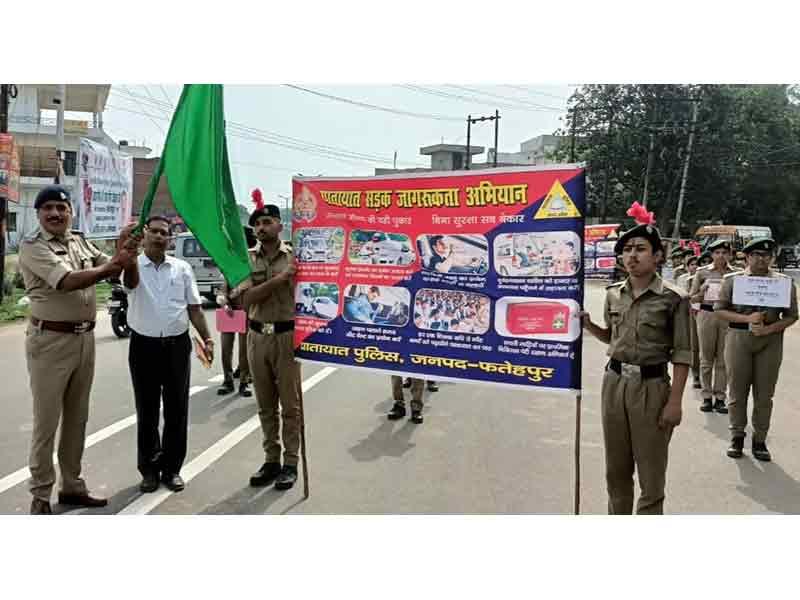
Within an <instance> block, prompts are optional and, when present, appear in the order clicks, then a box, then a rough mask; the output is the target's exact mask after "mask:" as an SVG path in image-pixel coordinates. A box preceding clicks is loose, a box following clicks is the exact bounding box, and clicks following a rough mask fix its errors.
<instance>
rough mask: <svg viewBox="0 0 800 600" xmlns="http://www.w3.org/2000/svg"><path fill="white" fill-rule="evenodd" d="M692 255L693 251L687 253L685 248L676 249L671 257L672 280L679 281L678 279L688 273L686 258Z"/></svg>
mask: <svg viewBox="0 0 800 600" xmlns="http://www.w3.org/2000/svg"><path fill="white" fill-rule="evenodd" d="M690 254H692V252H691V250H689V251H687V250H686V249H685V248H681V247H678V248H675V250H673V251H672V253H671V254H670V255H669V257H670V259H671V260H672V268H673V271H672V279H673V280H674V281H678V277H680V276H681V275H683V274H684V273H686V258H687V257H688V256H689V255H690Z"/></svg>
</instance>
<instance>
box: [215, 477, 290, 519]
mask: <svg viewBox="0 0 800 600" xmlns="http://www.w3.org/2000/svg"><path fill="white" fill-rule="evenodd" d="M298 489H299V490H300V493H301V494H302V483H300V484H299V487H298V486H297V485H296V486H295V487H294V488H293V490H292V492H294V491H295V490H298ZM285 496H286V492H282V491H280V490H276V489H275V488H274V487H272V486H269V487H264V488H254V487H250V486H246V487H243V488H242V489H240V490H239V491H237V492H236V493H234V494H232V495H231V496H228V497H227V498H225V499H224V500H222V501H220V502H217V503H216V504H213V505H211V506H209V507H207V508H206V509H204V510H203V511H201V512H200V514H201V515H263V514H265V513H266V512H267V510H269V507H270V506H272V505H273V504H275V502H277V501H278V500H280V499H282V498H284V497H285ZM301 501H302V499H301ZM296 504H299V503H295V504H294V505H292V507H290V508H293V507H294V506H296Z"/></svg>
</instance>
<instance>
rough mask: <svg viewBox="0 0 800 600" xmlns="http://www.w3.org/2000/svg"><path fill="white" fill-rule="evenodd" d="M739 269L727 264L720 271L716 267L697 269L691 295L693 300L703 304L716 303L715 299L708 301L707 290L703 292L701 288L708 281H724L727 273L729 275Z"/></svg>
mask: <svg viewBox="0 0 800 600" xmlns="http://www.w3.org/2000/svg"><path fill="white" fill-rule="evenodd" d="M736 272H737V270H736V269H734V268H733V267H732V266H730V265H729V264H728V265H725V270H724V271H722V272H720V271H717V270H716V269H715V268H713V267H711V268H706V267H703V268H702V269H697V271H696V272H695V274H694V279H693V280H692V287H691V291H690V292H689V295H690V296H691V301H692V302H701V303H703V304H714V301H709V302H706V301H705V299H704V298H703V296H704V295H705V292H701V291H700V288H701V287H702V285H703V284H704V283H705V282H706V281H712V282H717V281H718V282H720V283H722V279H723V278H724V277H725V275H729V274H730V273H736Z"/></svg>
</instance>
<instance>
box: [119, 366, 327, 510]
mask: <svg viewBox="0 0 800 600" xmlns="http://www.w3.org/2000/svg"><path fill="white" fill-rule="evenodd" d="M335 371H336V368H335V367H325V368H324V369H321V370H320V371H318V372H316V373H314V374H313V375H312V376H311V377H309V378H308V379H306V380H305V381H304V382H303V393H305V392H307V391H308V390H310V389H311V388H313V387H314V386H315V385H317V384H318V383H319V382H320V381H322V380H323V379H325V378H326V377H328V376H329V375H331V374H332V373H334V372H335ZM260 425H261V423H260V421H259V418H258V415H253V416H252V417H250V418H249V419H248V420H247V421H245V422H244V423H242V424H241V425H239V426H238V427H237V428H236V429H234V430H233V431H231V432H230V433H229V434H227V435H226V436H225V437H223V438H222V439H220V440H219V441H217V442H216V443H215V444H214V445H213V446H211V447H210V448H208V449H207V450H205V451H204V452H203V453H202V454H200V455H199V456H197V458H195V459H194V460H193V461H191V462H190V463H189V464H188V465H185V466H184V467H183V469H182V470H181V477H182V478H183V480H184V481H185V482H186V483H189V482H190V481H191V480H192V479H194V478H195V477H197V476H198V475H199V474H200V473H202V472H203V471H205V470H206V469H207V468H208V467H210V466H211V465H212V464H214V463H215V462H216V461H217V460H218V459H220V458H221V457H222V456H223V455H224V454H225V453H227V452H228V451H229V450H231V449H232V448H233V447H234V446H236V444H238V443H239V442H241V441H242V440H243V439H244V438H246V437H247V436H248V435H250V434H251V433H253V432H254V431H255V430H256V429H258V428H259V427H260ZM172 494H173V492H171V491H169V490H167V489H165V488H159V490H158V491H156V492H153V493H152V494H143V495H141V496H140V497H139V498H137V499H136V500H135V501H133V502H131V503H130V504H129V505H128V506H126V507H125V508H124V509H122V510H121V511H120V512H119V513H117V514H120V515H146V514H147V513H149V512H150V511H152V510H153V509H155V508H157V507H158V506H159V505H160V504H161V503H162V502H164V500H166V499H167V498H169V497H170V496H171V495H172Z"/></svg>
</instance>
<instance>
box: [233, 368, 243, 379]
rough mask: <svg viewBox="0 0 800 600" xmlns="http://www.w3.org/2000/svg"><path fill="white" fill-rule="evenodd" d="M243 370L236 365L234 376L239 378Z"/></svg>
mask: <svg viewBox="0 0 800 600" xmlns="http://www.w3.org/2000/svg"><path fill="white" fill-rule="evenodd" d="M241 374H242V371H241V369H240V368H239V367H236V370H235V371H234V372H233V378H234V379H239V377H241Z"/></svg>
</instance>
